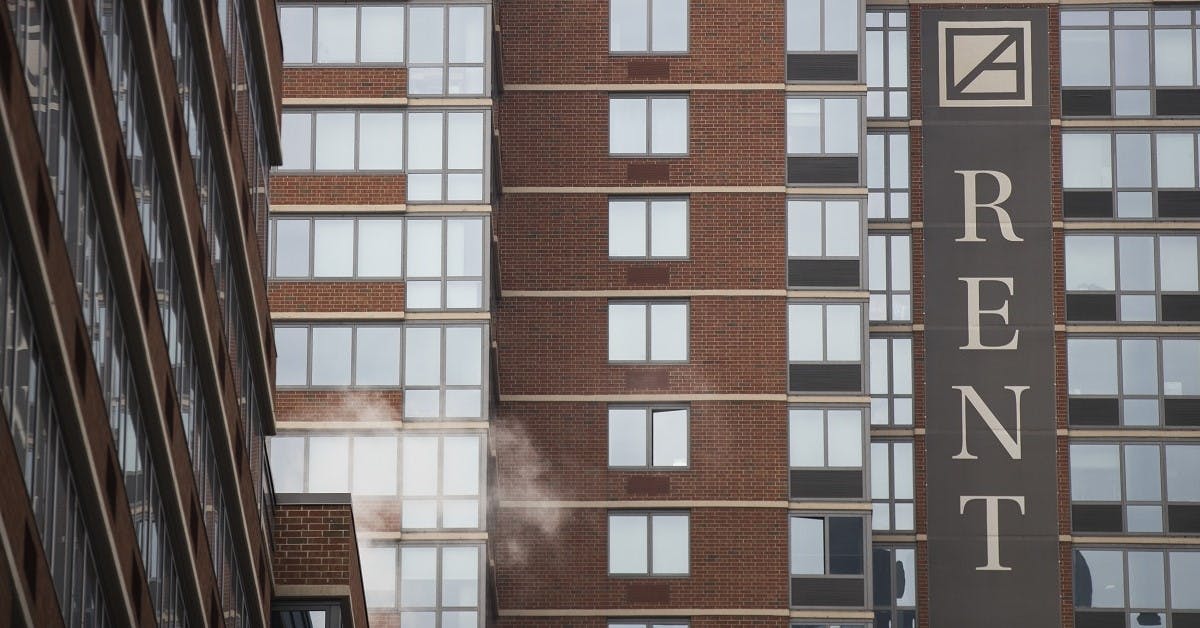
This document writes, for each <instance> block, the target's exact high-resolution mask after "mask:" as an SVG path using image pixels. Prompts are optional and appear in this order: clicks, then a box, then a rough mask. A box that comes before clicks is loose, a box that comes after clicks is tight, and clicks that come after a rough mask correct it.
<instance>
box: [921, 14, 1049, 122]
mask: <svg viewBox="0 0 1200 628" xmlns="http://www.w3.org/2000/svg"><path fill="white" fill-rule="evenodd" d="M1029 34H1030V24H1029V22H939V23H938V44H939V50H940V53H941V59H940V64H939V65H940V74H941V76H940V79H941V81H940V84H939V104H940V105H941V106H943V107H1028V106H1031V105H1032V101H1031V98H1030V91H1031V85H1030V83H1031V80H1032V76H1031V68H1030V50H1029V48H1030V39H1029Z"/></svg>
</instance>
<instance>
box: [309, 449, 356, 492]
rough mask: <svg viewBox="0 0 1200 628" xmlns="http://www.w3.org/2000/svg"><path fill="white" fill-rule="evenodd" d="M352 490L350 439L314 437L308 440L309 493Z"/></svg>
mask: <svg viewBox="0 0 1200 628" xmlns="http://www.w3.org/2000/svg"><path fill="white" fill-rule="evenodd" d="M349 490H350V439H349V438H347V437H345V436H313V437H311V438H309V439H308V492H310V493H345V492H347V491H349Z"/></svg>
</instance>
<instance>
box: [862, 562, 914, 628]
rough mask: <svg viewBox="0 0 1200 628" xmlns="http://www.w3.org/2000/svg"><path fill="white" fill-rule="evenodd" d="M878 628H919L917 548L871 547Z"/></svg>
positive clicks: (876, 625) (876, 623) (876, 624)
mask: <svg viewBox="0 0 1200 628" xmlns="http://www.w3.org/2000/svg"><path fill="white" fill-rule="evenodd" d="M871 563H872V564H871V572H872V576H871V578H872V584H873V585H874V586H873V587H872V591H873V594H874V598H875V600H874V604H873V605H872V606H873V608H874V609H875V627H876V628H917V550H916V549H915V548H912V547H886V546H884V547H881V546H878V545H877V546H875V547H873V548H872V549H871Z"/></svg>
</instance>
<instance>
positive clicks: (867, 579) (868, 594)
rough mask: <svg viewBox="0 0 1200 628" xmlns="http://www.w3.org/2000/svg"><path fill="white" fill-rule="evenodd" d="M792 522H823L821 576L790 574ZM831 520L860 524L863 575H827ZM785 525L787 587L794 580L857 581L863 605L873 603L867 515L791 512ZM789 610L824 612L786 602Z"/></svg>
mask: <svg viewBox="0 0 1200 628" xmlns="http://www.w3.org/2000/svg"><path fill="white" fill-rule="evenodd" d="M793 519H820V520H822V522H823V523H822V524H821V530H822V534H823V541H822V553H823V556H822V560H823V561H824V567H823V570H822V573H819V574H812V573H810V574H797V573H793V571H792V560H791V559H792V554H793V550H794V546H795V543H796V539H795V538H794V535H793V534H792V528H791V522H792V520H793ZM831 519H858V520H859V521H860V522H861V526H860V527H861V532H862V538H861V545H860V547H859V549H861V550H862V556H861V559H862V570H861V571H862V573H861V574H834V573H829V572H830V571H831V569H830V560H831V552H830V526H829V521H830V520H831ZM787 521H788V580H789V583H791V581H793V580H795V579H797V578H799V579H802V580H815V579H820V580H858V581H861V582H862V586H863V600H864V604H869V603H870V602H871V600H872V599H873V597H872V595H873V591H872V589H873V587H872V582H871V579H872V569H871V567H872V565H871V562H872V556H871V552H870V550H871V522H870V515H869V514H866V513H852V512H849V513H848V512H832V511H803V512H799V511H791V512H789V513H788V516H787ZM789 598H790V596H789ZM788 607H789V608H827V607H824V606H796V605H794V604H792V601H791V599H789V600H788ZM868 625H870V624H869V623H868Z"/></svg>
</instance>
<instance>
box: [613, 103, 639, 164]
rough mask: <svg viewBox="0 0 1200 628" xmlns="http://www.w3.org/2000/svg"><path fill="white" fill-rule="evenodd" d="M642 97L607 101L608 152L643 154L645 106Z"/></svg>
mask: <svg viewBox="0 0 1200 628" xmlns="http://www.w3.org/2000/svg"><path fill="white" fill-rule="evenodd" d="M647 104H648V103H647V101H646V99H644V98H610V99H609V101H608V111H609V113H608V152H610V153H613V154H616V155H621V154H631V155H636V154H645V153H646V152H647V151H646V148H647V146H646V139H647V138H646V131H647V129H646V107H647Z"/></svg>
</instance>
